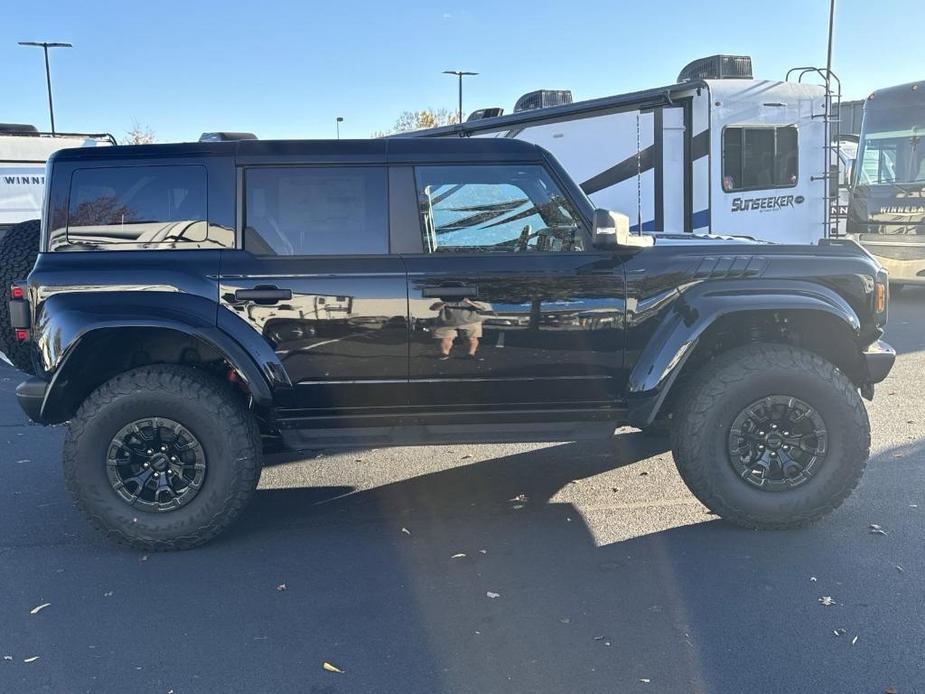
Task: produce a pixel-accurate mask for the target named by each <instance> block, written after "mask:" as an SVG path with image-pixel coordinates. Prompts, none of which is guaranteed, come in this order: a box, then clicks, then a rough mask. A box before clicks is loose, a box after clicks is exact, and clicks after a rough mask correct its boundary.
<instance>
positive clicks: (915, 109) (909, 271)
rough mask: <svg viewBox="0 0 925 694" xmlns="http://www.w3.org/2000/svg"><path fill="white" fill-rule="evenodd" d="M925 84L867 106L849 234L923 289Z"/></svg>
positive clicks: (875, 97)
mask: <svg viewBox="0 0 925 694" xmlns="http://www.w3.org/2000/svg"><path fill="white" fill-rule="evenodd" d="M923 135H925V81H922V82H911V83H909V84H901V85H899V86H897V87H889V88H887V89H880V90H878V91H876V92H874V93H873V94H871V95H870V96H869V97H867V102H866V103H865V105H864V116H863V121H862V124H861V136H860V141H859V143H858V154H857V158H856V159H855V161H854V165H853V172H852V176H851V190H850V197H849V201H848V220H847V231H848V234H849V235H850V236H852V237H853V238H854V239H855V240H857V241H858V242H859V243H860V244H861V245H862V246H864V248H866V249H867V250H868V251H869V252H870V253H871V254H872V255H873V256H875V257H876V258H877V260H879V261H880V263H881V264H882V265H883V267H885V268H886V269H887V271H888V272H889V273H890V283H891V285H892V286H893V288H894V289H900V288H902V287H903V286H904V285H907V284H919V285H925V143H923V142H922V136H923Z"/></svg>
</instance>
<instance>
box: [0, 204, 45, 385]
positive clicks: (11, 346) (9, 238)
mask: <svg viewBox="0 0 925 694" xmlns="http://www.w3.org/2000/svg"><path fill="white" fill-rule="evenodd" d="M40 235H41V222H39V220H37V219H30V220H29V221H28V222H21V223H19V224H16V225H15V226H12V227H10V228H9V229H7V231H6V233H5V234H4V235H3V236H0V292H2V294H0V352H3V353H4V354H5V355H6V356H7V357H8V358H9V360H10V361H11V362H13V364H15V365H16V368H18V369H21V370H22V371H25V372H26V373H27V374H32V373H34V371H33V367H32V356H31V353H30V351H29V347H28V345H23V344H20V343H18V342H16V340H15V339H14V337H13V328H12V326H11V325H10V310H9V306H8V304H7V302H8V301H9V299H10V285H11V284H12V283H13V282H15V281H16V280H24V279H25V278H26V276H27V275H28V274H29V273H30V272H32V266H33V265H35V259H36V257H37V256H38V254H39V237H40Z"/></svg>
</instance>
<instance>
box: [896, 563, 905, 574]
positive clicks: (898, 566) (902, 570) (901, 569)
mask: <svg viewBox="0 0 925 694" xmlns="http://www.w3.org/2000/svg"><path fill="white" fill-rule="evenodd" d="M896 570H897V571H898V572H899V573H901V574H904V573H906V570H905V569H904V568H903V567H901V566H900V565H899V564H897V565H896Z"/></svg>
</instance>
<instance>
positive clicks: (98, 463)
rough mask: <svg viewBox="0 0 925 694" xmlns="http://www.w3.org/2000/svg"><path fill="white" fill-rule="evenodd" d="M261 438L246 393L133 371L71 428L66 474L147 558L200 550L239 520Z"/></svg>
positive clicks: (103, 524)
mask: <svg viewBox="0 0 925 694" xmlns="http://www.w3.org/2000/svg"><path fill="white" fill-rule="evenodd" d="M260 451H261V449H260V436H259V432H258V429H257V425H256V422H255V420H254V417H253V416H252V414H251V413H250V412H249V411H248V409H247V407H246V405H245V403H244V401H243V398H242V397H241V394H240V393H238V392H235V391H234V390H233V389H232V388H231V387H230V386H229V385H228V384H226V383H223V382H222V381H219V380H218V379H214V378H211V377H210V376H209V375H208V374H206V373H203V372H200V371H197V370H196V369H192V368H188V367H182V366H173V365H157V366H146V367H141V368H138V369H133V370H131V371H127V372H125V373H123V374H120V375H118V376H116V377H115V378H113V379H112V380H110V381H108V382H106V383H104V384H103V385H102V386H100V387H99V388H97V390H95V391H94V392H93V393H92V394H91V395H90V396H89V397H88V398H87V399H86V400H85V401H84V402H83V404H82V405H81V406H80V409H79V410H78V412H77V414H76V415H75V417H74V418H73V419H72V420H71V422H70V425H69V428H68V433H67V438H66V440H65V443H64V476H65V481H66V482H67V485H68V488H69V490H70V491H71V493H72V494H73V496H74V498H75V500H76V502H77V506H78V507H79V508H80V509H81V511H83V513H84V514H85V515H86V516H87V517H88V518H89V519H90V520H91V521H92V522H93V524H94V525H96V526H97V527H98V528H99V529H100V530H102V531H103V532H104V533H106V534H107V535H109V536H110V537H112V538H115V539H117V540H121V541H123V542H126V543H128V544H130V545H132V546H134V547H138V548H140V549H145V550H172V549H187V548H190V547H195V546H198V545H201V544H204V543H205V542H208V541H209V540H210V539H212V538H213V537H215V536H216V535H218V534H219V533H220V532H222V531H223V530H224V529H225V528H226V527H227V526H228V525H230V524H231V522H232V521H233V520H234V519H235V518H237V517H238V515H240V513H241V511H242V510H243V509H244V507H245V506H246V504H247V502H248V501H249V500H250V498H251V497H252V496H253V493H254V490H255V488H256V486H257V481H258V479H259V477H260V467H261V464H260Z"/></svg>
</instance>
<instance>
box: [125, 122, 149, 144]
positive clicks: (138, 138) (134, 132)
mask: <svg viewBox="0 0 925 694" xmlns="http://www.w3.org/2000/svg"><path fill="white" fill-rule="evenodd" d="M155 142H157V140H156V139H155V138H154V131H153V130H151V126H149V125H142V124H141V123H139V122H138V121H137V120H133V121H132V127H131V128H130V129H129V130H127V131H126V132H125V138H124V140H123V142H122V144H124V145H153V144H154V143H155Z"/></svg>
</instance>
